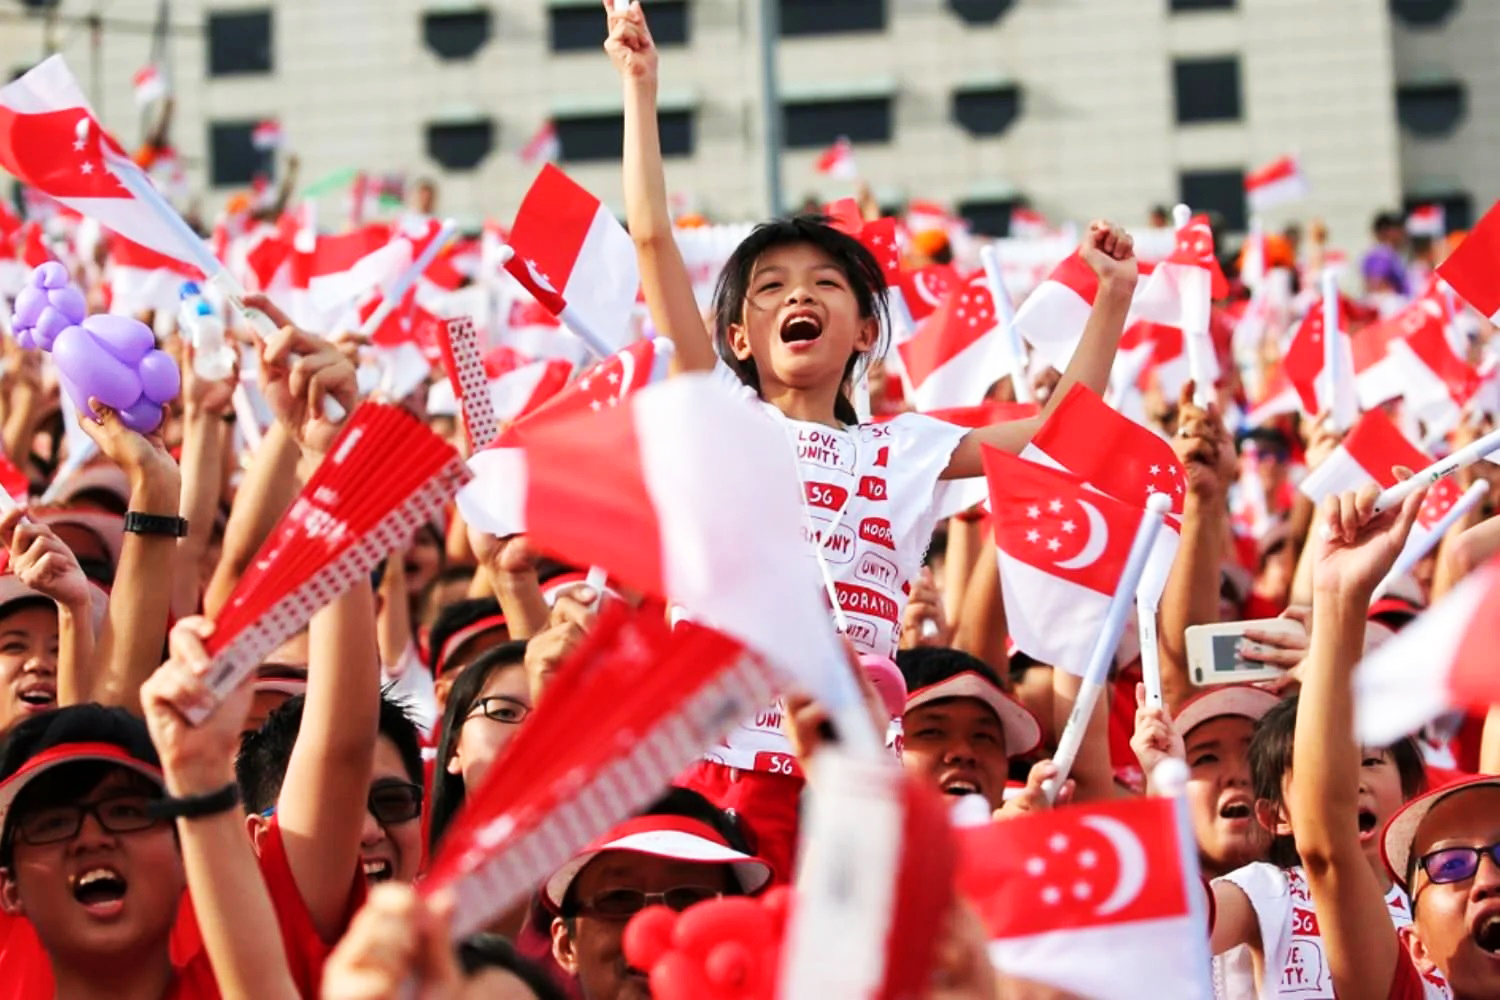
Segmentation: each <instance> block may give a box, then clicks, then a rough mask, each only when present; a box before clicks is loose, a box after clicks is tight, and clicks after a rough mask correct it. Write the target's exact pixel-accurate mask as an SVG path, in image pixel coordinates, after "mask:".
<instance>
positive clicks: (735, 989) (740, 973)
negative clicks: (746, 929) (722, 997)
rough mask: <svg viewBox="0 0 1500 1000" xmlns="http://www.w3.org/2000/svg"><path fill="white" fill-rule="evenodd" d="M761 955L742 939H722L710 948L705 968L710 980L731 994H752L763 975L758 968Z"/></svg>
mask: <svg viewBox="0 0 1500 1000" xmlns="http://www.w3.org/2000/svg"><path fill="white" fill-rule="evenodd" d="M759 958H760V956H759V955H757V954H754V953H752V952H751V951H750V949H749V948H747V947H745V945H744V943H743V942H740V941H721V942H719V943H718V944H716V945H714V946H713V947H712V948H710V949H709V952H708V957H707V958H706V959H705V960H704V963H703V970H704V972H706V973H707V974H708V981H709V982H710V983H712V984H713V985H714V987H715V988H717V989H718V990H720V991H722V992H724V993H728V994H730V995H731V996H738V995H745V994H752V992H753V987H755V986H756V985H758V983H759V981H760V979H761V978H762V977H761V974H760V969H759V968H757V965H758V961H759Z"/></svg>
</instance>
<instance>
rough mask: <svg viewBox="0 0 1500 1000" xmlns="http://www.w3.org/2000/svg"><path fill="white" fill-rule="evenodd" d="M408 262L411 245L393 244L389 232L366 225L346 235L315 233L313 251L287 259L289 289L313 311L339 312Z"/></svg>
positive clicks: (404, 241) (388, 230)
mask: <svg viewBox="0 0 1500 1000" xmlns="http://www.w3.org/2000/svg"><path fill="white" fill-rule="evenodd" d="M411 260H412V252H411V244H410V242H408V241H406V240H398V239H393V238H392V234H391V230H390V227H389V226H384V225H380V224H373V223H372V224H370V225H365V226H361V227H359V228H358V229H352V230H350V231H349V232H347V233H340V234H338V235H331V234H327V233H320V234H317V235H316V236H315V237H314V241H313V245H312V249H311V250H310V251H304V250H302V249H301V248H297V250H296V253H294V254H293V256H292V270H291V280H292V287H293V288H296V289H299V290H303V291H306V292H307V297H308V299H309V301H310V302H311V303H312V305H313V306H314V308H316V309H319V310H322V311H324V312H331V311H333V310H337V309H341V308H344V307H345V306H348V305H349V304H350V303H352V302H354V300H355V299H357V298H359V296H361V295H363V294H364V293H366V292H368V291H370V290H371V289H372V288H375V287H377V286H379V285H383V284H385V283H386V282H388V281H390V280H391V279H392V278H394V277H395V276H396V275H397V274H398V273H400V271H401V269H402V268H404V267H405V266H406V265H407V264H410V263H411Z"/></svg>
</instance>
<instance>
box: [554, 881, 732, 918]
mask: <svg viewBox="0 0 1500 1000" xmlns="http://www.w3.org/2000/svg"><path fill="white" fill-rule="evenodd" d="M722 895H724V894H723V893H722V892H720V891H719V890H717V889H706V888H704V887H703V886H701V885H679V886H676V887H675V888H672V889H668V890H667V891H666V892H642V891H641V890H639V889H608V890H606V891H604V892H601V893H600V894H599V895H597V896H595V897H594V898H593V899H590V900H586V901H583V902H580V903H579V904H578V911H579V912H580V913H586V914H588V915H590V916H594V917H603V918H605V919H606V920H625V919H628V918H629V917H633V916H635V915H636V914H637V913H640V912H641V911H642V910H644V909H645V908H646V907H648V906H650V905H651V904H652V903H661V904H662V905H664V906H666V907H668V908H670V909H673V910H676V911H677V912H679V913H681V912H682V911H683V910H685V909H687V908H688V907H689V906H693V905H694V904H696V903H702V902H704V901H705V900H710V899H718V898H719V897H720V896H722Z"/></svg>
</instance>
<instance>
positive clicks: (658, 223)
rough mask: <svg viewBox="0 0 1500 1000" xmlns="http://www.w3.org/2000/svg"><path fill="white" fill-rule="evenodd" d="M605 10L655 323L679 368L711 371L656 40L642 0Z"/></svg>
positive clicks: (634, 220)
mask: <svg viewBox="0 0 1500 1000" xmlns="http://www.w3.org/2000/svg"><path fill="white" fill-rule="evenodd" d="M604 9H605V11H606V12H607V15H608V17H609V38H608V39H607V40H606V41H605V43H604V51H605V52H608V53H609V58H610V60H611V61H612V62H613V63H614V64H615V68H616V69H617V70H619V71H620V77H621V79H622V80H623V81H624V86H625V154H624V160H625V165H624V172H625V221H626V225H627V226H629V228H630V235H631V238H633V239H634V240H635V250H636V257H637V258H638V259H639V261H640V267H641V289H642V291H643V292H644V293H645V296H646V307H647V308H648V309H650V310H651V322H652V323H653V324H655V326H656V328H657V329H658V330H660V331H661V332H662V333H664V334H666V335H667V336H668V337H669V338H670V339H671V341H672V346H673V347H674V348H675V349H676V351H675V353H674V354H673V356H672V370H673V371H674V372H691V371H708V370H709V369H711V368H713V366H714V361H715V355H714V348H713V342H712V341H711V340H710V339H709V336H708V331H707V330H706V329H704V326H703V316H702V314H701V313H700V312H699V310H698V299H697V297H696V296H694V295H693V282H692V279H691V277H689V275H688V270H687V265H686V264H684V263H683V262H682V253H681V252H680V251H679V250H678V249H677V239H676V237H675V236H674V235H673V233H672V216H671V214H670V213H669V212H668V210H667V182H666V177H665V176H664V173H663V170H662V163H661V135H660V134H659V132H658V130H657V124H656V86H657V76H656V67H657V54H656V43H655V42H653V41H652V40H651V31H650V29H649V28H647V27H646V15H645V12H643V11H642V10H641V5H640V3H639V2H638V0H636V2H632V3H631V5H630V9H629V10H628V11H627V12H626V13H623V14H617V13H615V9H614V3H613V2H612V0H604Z"/></svg>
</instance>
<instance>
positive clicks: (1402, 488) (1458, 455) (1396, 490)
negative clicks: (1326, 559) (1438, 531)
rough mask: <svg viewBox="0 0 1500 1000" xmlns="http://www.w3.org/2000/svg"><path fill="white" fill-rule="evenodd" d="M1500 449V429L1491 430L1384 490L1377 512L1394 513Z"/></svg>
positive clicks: (1376, 508)
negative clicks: (1421, 491) (1424, 489)
mask: <svg viewBox="0 0 1500 1000" xmlns="http://www.w3.org/2000/svg"><path fill="white" fill-rule="evenodd" d="M1497 448H1500V428H1497V429H1496V430H1492V431H1490V432H1489V433H1488V434H1486V435H1485V436H1484V437H1482V438H1480V439H1479V440H1477V441H1473V442H1471V443H1469V444H1466V445H1464V446H1463V447H1462V448H1460V449H1458V450H1457V451H1455V452H1454V453H1453V454H1451V455H1449V456H1448V457H1447V458H1440V459H1438V460H1437V461H1436V462H1433V463H1432V464H1431V465H1429V466H1428V467H1427V468H1425V469H1423V470H1422V471H1420V472H1418V473H1417V474H1416V475H1414V476H1412V477H1411V478H1410V479H1408V480H1406V481H1404V482H1400V483H1397V484H1396V485H1395V486H1392V487H1391V488H1390V489H1387V490H1381V491H1380V496H1378V497H1376V498H1375V512H1376V513H1379V512H1380V511H1383V510H1390V509H1391V508H1392V507H1395V506H1397V505H1399V504H1400V503H1401V502H1402V501H1404V500H1405V499H1406V498H1407V497H1409V496H1411V495H1412V494H1413V493H1415V492H1417V490H1419V489H1421V488H1422V487H1424V486H1429V485H1431V484H1432V483H1435V482H1437V481H1438V480H1439V479H1442V478H1444V477H1445V476H1451V475H1453V473H1455V472H1457V471H1458V470H1459V469H1462V468H1464V467H1465V466H1468V465H1473V464H1474V463H1475V462H1477V461H1479V460H1480V459H1481V458H1484V457H1485V456H1486V455H1488V454H1489V453H1490V452H1492V451H1494V450H1495V449H1497ZM1324 527H1325V528H1326V527H1327V526H1326V525H1325V526H1324Z"/></svg>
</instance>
